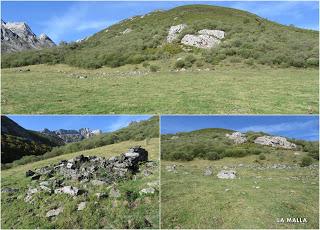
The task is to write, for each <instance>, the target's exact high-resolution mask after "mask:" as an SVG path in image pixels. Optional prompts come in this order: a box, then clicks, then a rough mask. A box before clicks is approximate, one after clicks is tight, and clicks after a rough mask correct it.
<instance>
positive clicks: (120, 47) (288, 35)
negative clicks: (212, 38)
mask: <svg viewBox="0 0 320 230" xmlns="http://www.w3.org/2000/svg"><path fill="white" fill-rule="evenodd" d="M182 23H185V24H187V25H188V28H187V29H186V30H184V31H183V32H182V34H181V38H182V36H183V35H185V34H187V33H195V32H197V31H198V30H201V29H219V30H224V31H225V32H226V38H225V40H224V42H223V43H222V44H221V45H220V46H219V47H218V48H217V49H213V50H210V51H203V50H198V49H192V50H191V51H187V52H189V53H190V54H191V53H192V54H193V55H195V56H193V57H191V58H189V59H188V60H186V62H188V63H187V64H186V65H185V66H187V67H188V66H190V64H191V65H192V64H193V63H195V64H197V65H199V66H201V65H203V63H209V64H212V65H215V64H217V63H219V62H221V61H223V60H227V61H228V62H231V63H236V62H242V61H244V62H246V63H248V64H250V65H253V64H263V65H271V66H283V67H287V66H295V67H316V66H318V65H319V60H318V53H319V48H318V38H319V34H318V32H316V31H310V30H304V29H298V28H295V27H292V26H291V27H288V26H283V25H279V24H277V23H274V22H271V21H268V20H265V19H263V18H260V17H258V16H257V15H254V14H251V13H248V12H244V11H240V10H235V9H231V8H224V7H217V6H208V5H189V6H181V7H177V8H174V9H172V10H169V11H155V12H152V13H150V14H147V15H145V16H143V17H141V16H137V17H133V18H131V19H127V20H124V21H122V22H120V23H118V24H115V25H112V26H110V27H109V28H107V29H104V30H102V31H100V32H98V33H96V34H94V35H93V36H91V37H90V38H89V39H87V40H86V41H83V42H81V43H72V44H68V45H64V46H60V47H56V48H52V49H44V50H41V51H25V52H19V53H15V54H8V55H3V57H2V67H3V68H8V67H16V66H26V65H33V64H41V63H50V64H57V63H64V64H68V65H72V66H78V67H84V68H100V67H102V66H111V67H117V66H122V65H124V64H129V63H130V64H138V63H142V62H146V61H150V60H159V59H162V60H166V59H168V58H172V57H176V56H177V55H181V54H183V53H186V51H184V49H183V47H182V46H181V45H180V44H178V43H174V44H165V39H166V36H167V33H168V30H169V28H170V27H171V26H173V25H178V24H182ZM154 25H157V26H156V27H155V26H154ZM126 29H131V30H132V31H131V32H130V33H123V32H124V31H125V30H126Z"/></svg>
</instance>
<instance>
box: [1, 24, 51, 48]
mask: <svg viewBox="0 0 320 230" xmlns="http://www.w3.org/2000/svg"><path fill="white" fill-rule="evenodd" d="M54 46H55V44H54V42H53V41H52V40H51V39H50V38H49V37H48V36H47V35H45V34H41V35H40V36H39V37H37V36H36V35H35V34H34V33H33V32H32V30H31V28H30V27H29V26H28V25H27V24H26V23H24V22H7V23H6V22H4V21H3V20H1V52H2V53H11V52H17V51H22V50H29V49H41V48H48V47H54Z"/></svg>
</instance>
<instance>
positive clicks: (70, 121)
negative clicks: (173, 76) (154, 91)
mask: <svg viewBox="0 0 320 230" xmlns="http://www.w3.org/2000/svg"><path fill="white" fill-rule="evenodd" d="M8 117H9V118H11V119H12V120H14V121H15V122H16V123H18V124H19V125H20V126H22V127H23V128H25V129H30V130H36V131H41V130H43V129H44V128H48V129H50V130H57V129H76V130H78V129H80V128H90V129H92V130H94V129H101V130H102V131H103V132H110V131H115V130H117V129H120V128H123V127H126V126H127V125H129V123H130V122H132V121H141V120H147V119H149V118H150V117H151V116H147V115H146V116H129V115H128V116H127V115H118V116H44V115H30V116H25V115H23V116H19V115H9V116H8Z"/></svg>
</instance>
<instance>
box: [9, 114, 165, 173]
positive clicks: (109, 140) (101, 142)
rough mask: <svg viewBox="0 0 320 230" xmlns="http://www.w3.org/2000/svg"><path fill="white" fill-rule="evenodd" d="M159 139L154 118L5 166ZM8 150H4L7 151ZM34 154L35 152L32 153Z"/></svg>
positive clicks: (157, 121)
mask: <svg viewBox="0 0 320 230" xmlns="http://www.w3.org/2000/svg"><path fill="white" fill-rule="evenodd" d="M158 137H159V117H157V116H154V117H151V118H150V119H148V120H145V121H140V122H132V123H131V124H129V125H128V126H127V127H125V128H122V129H119V130H117V131H114V132H111V133H105V134H101V135H97V136H93V137H91V138H88V139H84V140H82V141H79V142H73V143H69V144H66V145H63V146H59V147H55V148H51V149H49V150H48V151H47V152H41V154H40V153H37V154H34V155H31V154H29V156H28V157H23V158H22V159H20V160H18V161H14V162H13V163H10V164H6V165H4V168H10V167H12V166H16V165H20V164H26V163H29V162H33V161H39V160H43V159H47V158H51V157H55V156H58V155H63V154H66V153H72V152H78V151H82V150H87V149H94V148H97V147H101V146H105V145H110V144H114V143H118V142H123V141H127V140H135V141H141V140H145V141H146V142H149V140H150V138H158ZM5 150H6V149H3V151H5ZM32 153H33V152H32Z"/></svg>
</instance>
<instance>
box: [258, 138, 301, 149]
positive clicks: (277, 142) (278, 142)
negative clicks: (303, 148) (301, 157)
mask: <svg viewBox="0 0 320 230" xmlns="http://www.w3.org/2000/svg"><path fill="white" fill-rule="evenodd" d="M254 143H256V144H260V145H267V146H272V147H279V148H284V149H294V148H296V147H297V146H296V144H294V143H291V142H289V141H287V139H286V138H285V137H279V136H261V137H257V138H256V139H255V140H254Z"/></svg>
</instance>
